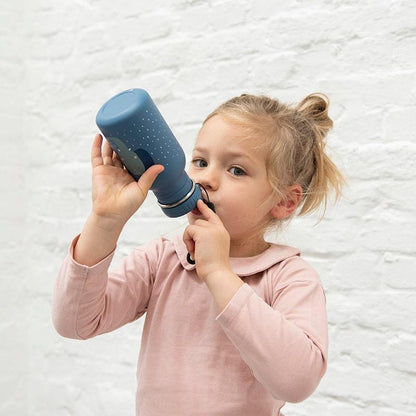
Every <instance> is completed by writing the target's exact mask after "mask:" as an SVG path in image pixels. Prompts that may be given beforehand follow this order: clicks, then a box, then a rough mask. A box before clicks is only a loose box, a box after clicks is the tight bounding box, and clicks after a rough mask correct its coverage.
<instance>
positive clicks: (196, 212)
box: [191, 207, 202, 215]
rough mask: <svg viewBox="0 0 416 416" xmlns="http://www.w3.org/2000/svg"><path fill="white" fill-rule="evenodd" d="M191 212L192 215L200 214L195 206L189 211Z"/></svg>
mask: <svg viewBox="0 0 416 416" xmlns="http://www.w3.org/2000/svg"><path fill="white" fill-rule="evenodd" d="M191 213H192V214H194V215H202V214H201V211H200V210H199V209H198V208H196V207H195V208H194V209H193V210H192V211H191Z"/></svg>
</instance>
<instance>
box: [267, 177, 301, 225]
mask: <svg viewBox="0 0 416 416" xmlns="http://www.w3.org/2000/svg"><path fill="white" fill-rule="evenodd" d="M285 194H286V197H285V198H284V199H282V200H280V201H279V202H277V203H276V205H275V206H274V207H273V208H272V210H271V214H272V216H273V217H274V218H277V219H279V220H282V219H283V218H286V217H289V216H290V215H292V214H293V213H294V212H295V210H296V208H297V207H298V205H299V203H300V201H301V199H302V195H303V192H302V187H301V186H300V185H292V186H289V187H288V188H287V189H286V192H285Z"/></svg>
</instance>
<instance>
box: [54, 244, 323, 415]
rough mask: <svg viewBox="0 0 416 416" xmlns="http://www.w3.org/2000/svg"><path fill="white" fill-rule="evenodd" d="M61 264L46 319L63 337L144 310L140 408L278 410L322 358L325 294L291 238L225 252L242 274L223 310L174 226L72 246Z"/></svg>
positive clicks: (143, 411) (313, 375)
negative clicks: (142, 238) (131, 243)
mask: <svg viewBox="0 0 416 416" xmlns="http://www.w3.org/2000/svg"><path fill="white" fill-rule="evenodd" d="M76 241H77V238H76V239H75V240H74V241H73V243H72V245H71V249H70V252H69V254H68V256H67V257H66V258H65V260H64V262H63V264H62V267H61V269H60V272H59V275H58V278H57V281H56V285H55V290H54V297H53V322H54V325H55V328H56V329H57V331H58V332H59V333H60V334H61V335H63V336H65V337H69V338H76V339H86V338H91V337H94V336H96V335H99V334H102V333H105V332H109V331H112V330H114V329H116V328H118V327H120V326H122V325H124V324H126V323H128V322H131V321H134V320H135V319H138V318H139V317H140V316H142V315H143V314H146V318H145V323H144V329H143V334H142V343H141V349H140V355H139V363H138V369H137V383H138V384H137V397H136V414H137V415H138V416H139V415H140V416H162V415H163V416H167V415H170V416H175V415H178V416H179V415H180V416H188V415H189V416H191V415H192V416H199V415H200V416H237V415H238V416H272V415H273V416H277V415H279V414H280V413H279V412H280V409H281V408H282V406H283V405H284V403H285V402H286V401H289V402H298V401H301V400H304V399H305V398H307V397H308V396H309V395H310V394H311V393H312V392H313V391H314V390H315V388H316V387H317V385H318V383H319V381H320V379H321V377H322V376H323V374H324V372H325V369H326V359H327V321H326V307H325V295H324V292H323V289H322V286H321V283H320V280H319V277H318V275H317V273H316V272H315V271H314V269H313V268H312V267H311V266H310V265H309V264H308V263H307V262H305V261H304V260H303V259H302V258H301V257H300V253H299V251H298V250H297V249H295V248H292V247H288V246H282V245H275V244H272V245H271V246H270V248H269V249H267V250H266V251H265V252H264V253H262V254H260V255H258V256H255V257H250V258H231V259H230V261H231V266H232V269H233V271H234V272H235V273H236V274H237V275H238V276H239V277H240V278H241V279H242V280H243V281H244V283H245V284H244V285H243V286H242V287H241V288H240V289H239V290H238V291H237V293H236V294H235V295H234V297H233V298H232V299H231V301H230V302H229V304H228V305H227V306H226V307H225V309H224V310H223V311H221V312H220V313H219V312H218V310H217V307H216V305H215V302H214V299H213V297H212V295H211V293H210V292H209V290H208V288H207V287H206V285H205V283H204V282H203V281H201V279H199V278H198V276H197V274H196V271H195V266H193V265H190V264H189V263H188V262H187V260H186V255H187V251H186V247H185V245H184V243H183V241H182V239H181V238H180V237H177V238H175V239H173V240H172V241H170V240H167V239H164V238H160V239H158V240H156V241H153V242H151V243H148V244H146V245H144V246H141V247H138V248H136V249H134V250H133V251H132V252H131V254H130V255H129V256H127V257H126V258H124V259H123V260H122V261H121V264H120V266H119V267H117V268H116V269H114V270H111V271H109V266H110V263H111V260H112V257H113V253H112V254H110V255H109V256H108V257H107V258H105V259H104V260H102V261H101V262H100V263H98V264H96V265H95V266H92V267H87V266H84V265H81V264H78V263H76V262H75V260H74V259H73V256H72V252H73V247H74V245H75V244H76Z"/></svg>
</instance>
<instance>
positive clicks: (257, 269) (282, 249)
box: [173, 235, 300, 277]
mask: <svg viewBox="0 0 416 416" xmlns="http://www.w3.org/2000/svg"><path fill="white" fill-rule="evenodd" d="M173 246H174V248H175V251H176V254H177V255H178V257H179V261H180V262H181V264H182V267H183V268H184V269H185V270H195V265H194V264H190V263H188V260H187V259H186V258H187V255H188V251H187V249H186V245H185V243H184V242H183V240H182V237H181V236H180V235H177V236H175V237H174V238H173ZM293 256H300V251H299V250H298V249H297V248H294V247H289V246H284V245H280V244H273V243H270V247H269V248H268V249H267V250H265V251H264V252H263V253H260V254H258V255H257V256H253V257H231V258H230V264H231V269H232V270H233V271H234V273H235V274H237V275H238V276H240V277H245V276H252V275H253V274H256V273H261V272H263V271H265V270H267V269H269V268H270V267H272V266H274V265H275V264H277V263H280V262H281V261H283V260H285V259H287V258H289V257H293Z"/></svg>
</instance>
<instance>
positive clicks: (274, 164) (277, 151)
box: [204, 93, 344, 215]
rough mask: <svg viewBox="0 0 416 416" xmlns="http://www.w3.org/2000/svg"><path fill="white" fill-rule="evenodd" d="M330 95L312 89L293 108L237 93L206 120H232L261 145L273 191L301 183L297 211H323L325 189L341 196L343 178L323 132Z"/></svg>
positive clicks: (328, 127)
mask: <svg viewBox="0 0 416 416" xmlns="http://www.w3.org/2000/svg"><path fill="white" fill-rule="evenodd" d="M328 107H329V99H328V97H327V96H326V95H324V94H321V93H314V94H310V95H308V96H307V97H306V98H304V99H303V100H302V101H301V102H300V103H299V104H298V105H296V106H294V107H292V106H289V105H286V104H283V103H280V102H279V101H278V100H275V99H272V98H269V97H267V96H256V95H249V94H242V95H240V96H238V97H234V98H232V99H230V100H228V101H226V102H225V103H223V104H221V105H220V106H219V107H218V108H217V109H216V110H214V111H213V112H212V113H211V114H209V115H208V117H207V118H206V119H205V121H204V123H205V122H206V121H207V120H209V119H210V118H211V117H213V116H215V115H221V116H223V117H225V118H227V119H228V120H230V121H231V122H235V123H237V124H238V125H239V126H240V127H241V128H243V129H244V131H245V132H246V134H247V137H258V138H262V139H263V140H262V142H263V143H262V144H264V145H265V146H266V151H267V157H266V167H267V171H268V176H269V181H270V184H271V186H272V188H273V190H274V191H275V192H276V194H277V195H278V196H280V197H281V198H282V199H283V198H285V197H286V192H285V191H286V189H287V188H288V187H289V186H291V185H295V184H296V185H297V184H298V185H300V186H301V187H302V193H303V195H302V200H301V202H300V204H299V208H300V210H299V212H298V215H304V214H307V213H310V212H312V211H315V210H317V209H318V208H319V207H321V206H322V205H323V212H325V210H326V207H327V202H328V197H329V194H330V191H331V190H332V191H335V197H336V199H338V198H339V197H340V196H341V192H342V186H343V184H344V178H343V176H342V174H341V173H340V171H339V170H338V168H337V167H336V166H335V164H334V163H333V162H332V161H331V159H330V158H329V156H328V155H327V153H326V150H325V146H326V142H325V137H326V135H327V133H328V132H329V130H331V128H332V126H333V122H332V120H331V119H330V117H329V115H328Z"/></svg>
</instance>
